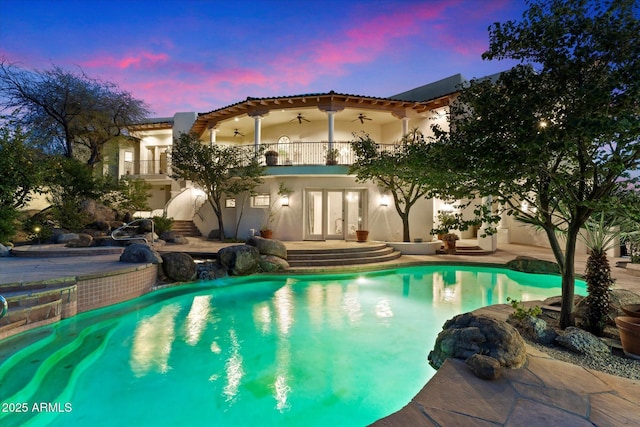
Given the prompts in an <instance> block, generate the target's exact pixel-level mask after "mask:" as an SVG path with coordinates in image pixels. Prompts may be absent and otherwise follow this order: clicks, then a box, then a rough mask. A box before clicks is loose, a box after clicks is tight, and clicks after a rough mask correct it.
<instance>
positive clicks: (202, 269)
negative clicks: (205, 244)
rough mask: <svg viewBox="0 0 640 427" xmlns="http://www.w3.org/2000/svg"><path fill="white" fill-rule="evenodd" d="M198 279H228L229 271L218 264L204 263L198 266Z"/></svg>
mask: <svg viewBox="0 0 640 427" xmlns="http://www.w3.org/2000/svg"><path fill="white" fill-rule="evenodd" d="M196 270H197V273H196V275H197V276H198V279H200V280H214V279H220V278H222V277H227V276H228V275H229V273H228V272H227V269H226V268H224V267H223V266H222V265H220V264H218V263H217V262H202V263H199V264H198V265H196Z"/></svg>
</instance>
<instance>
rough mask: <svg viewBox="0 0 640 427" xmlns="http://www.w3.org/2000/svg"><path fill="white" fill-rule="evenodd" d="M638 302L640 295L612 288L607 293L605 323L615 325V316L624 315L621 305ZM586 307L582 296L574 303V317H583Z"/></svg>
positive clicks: (639, 301)
mask: <svg viewBox="0 0 640 427" xmlns="http://www.w3.org/2000/svg"><path fill="white" fill-rule="evenodd" d="M629 304H640V295H638V294H636V293H634V292H632V291H629V290H626V289H612V290H611V292H610V293H609V314H608V315H607V324H608V325H610V326H616V317H618V316H626V314H625V313H624V311H622V306H623V305H629ZM586 309H587V301H586V298H583V299H582V300H580V301H579V302H578V303H577V304H576V317H579V318H584V314H585V311H586Z"/></svg>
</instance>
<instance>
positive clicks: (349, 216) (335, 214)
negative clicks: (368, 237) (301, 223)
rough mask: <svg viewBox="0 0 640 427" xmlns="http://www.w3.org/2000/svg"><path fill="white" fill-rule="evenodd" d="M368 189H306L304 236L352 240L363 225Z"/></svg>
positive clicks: (315, 238) (317, 238) (307, 237)
mask: <svg viewBox="0 0 640 427" xmlns="http://www.w3.org/2000/svg"><path fill="white" fill-rule="evenodd" d="M365 195H366V192H365V190H359V189H357V190H350V189H339V190H326V189H325V190H306V192H305V199H306V200H305V208H304V209H305V212H304V215H305V239H306V240H350V239H355V238H356V230H358V228H361V227H362V228H364V206H365V203H364V198H365Z"/></svg>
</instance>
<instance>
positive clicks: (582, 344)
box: [556, 326, 611, 356]
mask: <svg viewBox="0 0 640 427" xmlns="http://www.w3.org/2000/svg"><path fill="white" fill-rule="evenodd" d="M556 342H557V343H558V344H560V345H561V346H563V347H565V348H567V349H569V350H571V351H573V352H574V353H579V354H586V355H591V356H594V355H597V354H606V353H610V352H611V350H609V346H608V345H606V344H605V343H604V342H603V341H602V340H600V339H599V338H598V337H596V336H595V335H593V334H591V333H589V332H587V331H585V330H583V329H580V328H576V327H573V326H569V327H568V328H567V329H565V330H564V331H563V332H562V334H560V335H559V336H558V337H557V338H556Z"/></svg>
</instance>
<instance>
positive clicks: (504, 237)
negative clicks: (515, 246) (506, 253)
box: [498, 206, 511, 245]
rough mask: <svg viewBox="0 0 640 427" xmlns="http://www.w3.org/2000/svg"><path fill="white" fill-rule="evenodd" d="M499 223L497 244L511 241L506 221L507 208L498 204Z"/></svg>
mask: <svg viewBox="0 0 640 427" xmlns="http://www.w3.org/2000/svg"><path fill="white" fill-rule="evenodd" d="M500 208H501V212H500V224H499V225H498V244H499V245H503V244H509V243H511V234H510V233H511V232H510V231H509V225H508V223H507V218H508V215H507V210H506V209H505V208H504V206H500Z"/></svg>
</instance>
